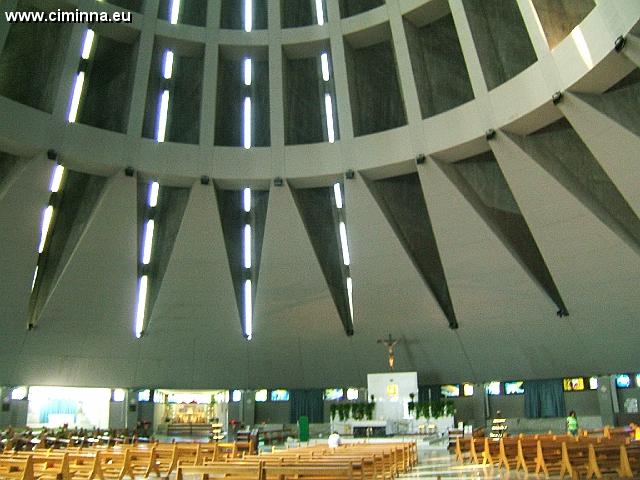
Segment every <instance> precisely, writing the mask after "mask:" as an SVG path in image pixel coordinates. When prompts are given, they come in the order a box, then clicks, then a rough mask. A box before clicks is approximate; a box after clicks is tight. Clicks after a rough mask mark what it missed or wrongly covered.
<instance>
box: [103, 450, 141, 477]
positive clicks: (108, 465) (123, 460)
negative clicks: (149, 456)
mask: <svg viewBox="0 0 640 480" xmlns="http://www.w3.org/2000/svg"><path fill="white" fill-rule="evenodd" d="M100 473H101V477H99V478H101V479H109V480H122V479H123V478H124V477H131V478H133V471H132V470H131V460H130V450H129V449H104V450H101V451H100Z"/></svg>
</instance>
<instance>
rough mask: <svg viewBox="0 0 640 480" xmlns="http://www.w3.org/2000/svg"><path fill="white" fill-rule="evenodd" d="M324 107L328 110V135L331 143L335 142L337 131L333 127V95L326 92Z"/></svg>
mask: <svg viewBox="0 0 640 480" xmlns="http://www.w3.org/2000/svg"><path fill="white" fill-rule="evenodd" d="M324 108H325V110H326V112H327V137H328V139H329V143H333V142H335V139H336V137H335V131H334V129H333V102H332V101H331V95H329V94H328V93H325V95H324Z"/></svg>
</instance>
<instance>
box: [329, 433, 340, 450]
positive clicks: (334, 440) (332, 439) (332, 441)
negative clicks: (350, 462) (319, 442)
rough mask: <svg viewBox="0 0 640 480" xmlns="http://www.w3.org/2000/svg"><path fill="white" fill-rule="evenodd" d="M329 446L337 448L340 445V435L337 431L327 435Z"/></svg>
mask: <svg viewBox="0 0 640 480" xmlns="http://www.w3.org/2000/svg"><path fill="white" fill-rule="evenodd" d="M328 443H329V448H338V446H339V445H340V443H341V442H340V435H339V434H338V432H335V431H334V432H333V433H332V434H331V435H329V440H328Z"/></svg>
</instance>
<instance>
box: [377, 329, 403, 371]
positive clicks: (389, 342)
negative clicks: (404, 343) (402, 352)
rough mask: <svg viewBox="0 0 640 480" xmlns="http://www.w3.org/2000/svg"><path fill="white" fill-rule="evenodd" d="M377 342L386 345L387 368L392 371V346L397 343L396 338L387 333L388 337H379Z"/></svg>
mask: <svg viewBox="0 0 640 480" xmlns="http://www.w3.org/2000/svg"><path fill="white" fill-rule="evenodd" d="M378 343H384V344H385V346H386V347H387V354H388V355H389V370H391V371H393V362H394V360H395V359H394V356H393V347H395V346H396V344H397V343H398V339H397V338H393V337H392V336H391V334H389V338H385V339H382V338H381V339H379V340H378Z"/></svg>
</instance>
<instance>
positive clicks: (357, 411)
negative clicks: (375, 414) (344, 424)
mask: <svg viewBox="0 0 640 480" xmlns="http://www.w3.org/2000/svg"><path fill="white" fill-rule="evenodd" d="M364 412H365V410H364V404H363V403H354V404H352V405H351V416H352V417H353V419H354V420H362V419H363V418H364Z"/></svg>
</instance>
